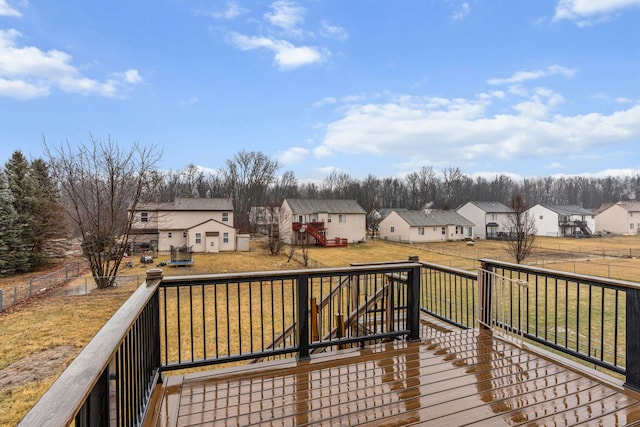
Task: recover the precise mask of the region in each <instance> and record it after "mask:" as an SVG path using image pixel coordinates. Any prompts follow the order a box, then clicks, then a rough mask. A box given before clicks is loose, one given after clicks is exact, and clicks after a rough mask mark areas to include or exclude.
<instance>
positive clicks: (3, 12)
mask: <svg viewBox="0 0 640 427" xmlns="http://www.w3.org/2000/svg"><path fill="white" fill-rule="evenodd" d="M0 16H13V17H20V16H22V14H21V13H20V12H19V11H18V10H17V9H15V8H13V7H11V6H10V5H9V4H8V3H7V0H0Z"/></svg>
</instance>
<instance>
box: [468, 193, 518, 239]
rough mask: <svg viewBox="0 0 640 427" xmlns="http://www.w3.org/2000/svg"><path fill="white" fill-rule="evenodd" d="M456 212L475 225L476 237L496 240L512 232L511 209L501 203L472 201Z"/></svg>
mask: <svg viewBox="0 0 640 427" xmlns="http://www.w3.org/2000/svg"><path fill="white" fill-rule="evenodd" d="M456 212H457V213H459V214H460V215H462V216H463V217H465V218H466V219H468V220H469V221H471V222H472V223H473V224H474V228H473V230H474V237H476V238H479V239H495V238H497V237H499V236H500V235H505V236H506V235H507V233H508V232H509V231H510V230H509V229H510V225H509V224H510V222H509V214H510V213H511V208H509V207H508V206H506V205H504V204H502V203H500V202H482V201H471V202H467V203H465V204H464V205H462V206H460V207H459V208H458V209H456Z"/></svg>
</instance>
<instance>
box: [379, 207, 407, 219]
mask: <svg viewBox="0 0 640 427" xmlns="http://www.w3.org/2000/svg"><path fill="white" fill-rule="evenodd" d="M406 210H407V209H405V208H380V209H378V210H377V211H378V215H380V218H381V219H384V218H386V217H387V216H389V214H390V213H391V212H393V211H396V212H399V211H406Z"/></svg>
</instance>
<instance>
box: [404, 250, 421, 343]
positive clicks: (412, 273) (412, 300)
mask: <svg viewBox="0 0 640 427" xmlns="http://www.w3.org/2000/svg"><path fill="white" fill-rule="evenodd" d="M410 259H411V258H410ZM416 259H417V257H416ZM407 326H408V329H409V341H410V342H415V341H420V266H417V267H413V268H411V269H410V270H409V271H408V274H407Z"/></svg>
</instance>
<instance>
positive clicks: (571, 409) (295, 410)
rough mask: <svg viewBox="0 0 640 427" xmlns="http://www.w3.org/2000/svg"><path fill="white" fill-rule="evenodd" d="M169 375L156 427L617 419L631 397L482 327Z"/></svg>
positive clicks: (630, 414) (626, 413)
mask: <svg viewBox="0 0 640 427" xmlns="http://www.w3.org/2000/svg"><path fill="white" fill-rule="evenodd" d="M424 335H425V336H426V338H423V340H422V341H421V342H419V343H408V342H405V341H394V342H391V343H385V344H377V345H372V346H370V347H367V348H364V349H349V350H344V351H339V352H331V353H325V354H321V355H318V356H317V357H316V356H313V357H312V360H311V361H304V362H297V361H295V360H285V361H282V360H280V361H272V362H261V363H257V364H254V365H248V366H244V367H234V368H225V369H219V370H212V371H208V372H206V373H198V374H186V375H183V376H173V377H169V380H167V381H165V385H164V386H163V387H159V389H158V390H157V392H158V393H162V394H163V395H162V396H161V397H160V398H158V401H159V402H161V403H159V404H158V405H157V409H156V410H155V411H154V412H153V413H152V414H150V416H149V417H148V418H147V421H146V424H147V425H158V426H172V427H173V426H197V425H220V426H258V425H264V426H305V425H323V426H351V425H364V426H410V425H434V426H435V425H438V426H441V425H451V426H462V425H477V426H483V425H486V426H496V425H498V426H499V425H558V424H561V425H583V424H586V425H588V424H593V425H626V424H632V423H636V422H638V423H640V401H639V400H638V398H637V395H634V394H633V393H630V392H626V391H624V390H623V389H621V388H619V387H616V386H615V385H614V384H609V383H604V382H600V381H598V380H597V379H594V378H592V377H590V376H586V375H582V374H581V373H579V372H576V371H575V370H572V369H569V367H567V366H564V365H561V364H559V363H557V362H555V361H551V360H549V359H547V358H543V357H541V356H539V355H537V354H535V353H533V352H531V351H528V350H526V349H522V348H519V347H517V346H515V345H513V344H511V343H509V342H506V341H503V340H500V339H497V338H496V337H494V336H493V335H492V334H491V333H488V332H486V331H478V330H469V331H459V332H447V331H446V330H440V331H435V332H434V333H431V334H430V333H427V334H424Z"/></svg>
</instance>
